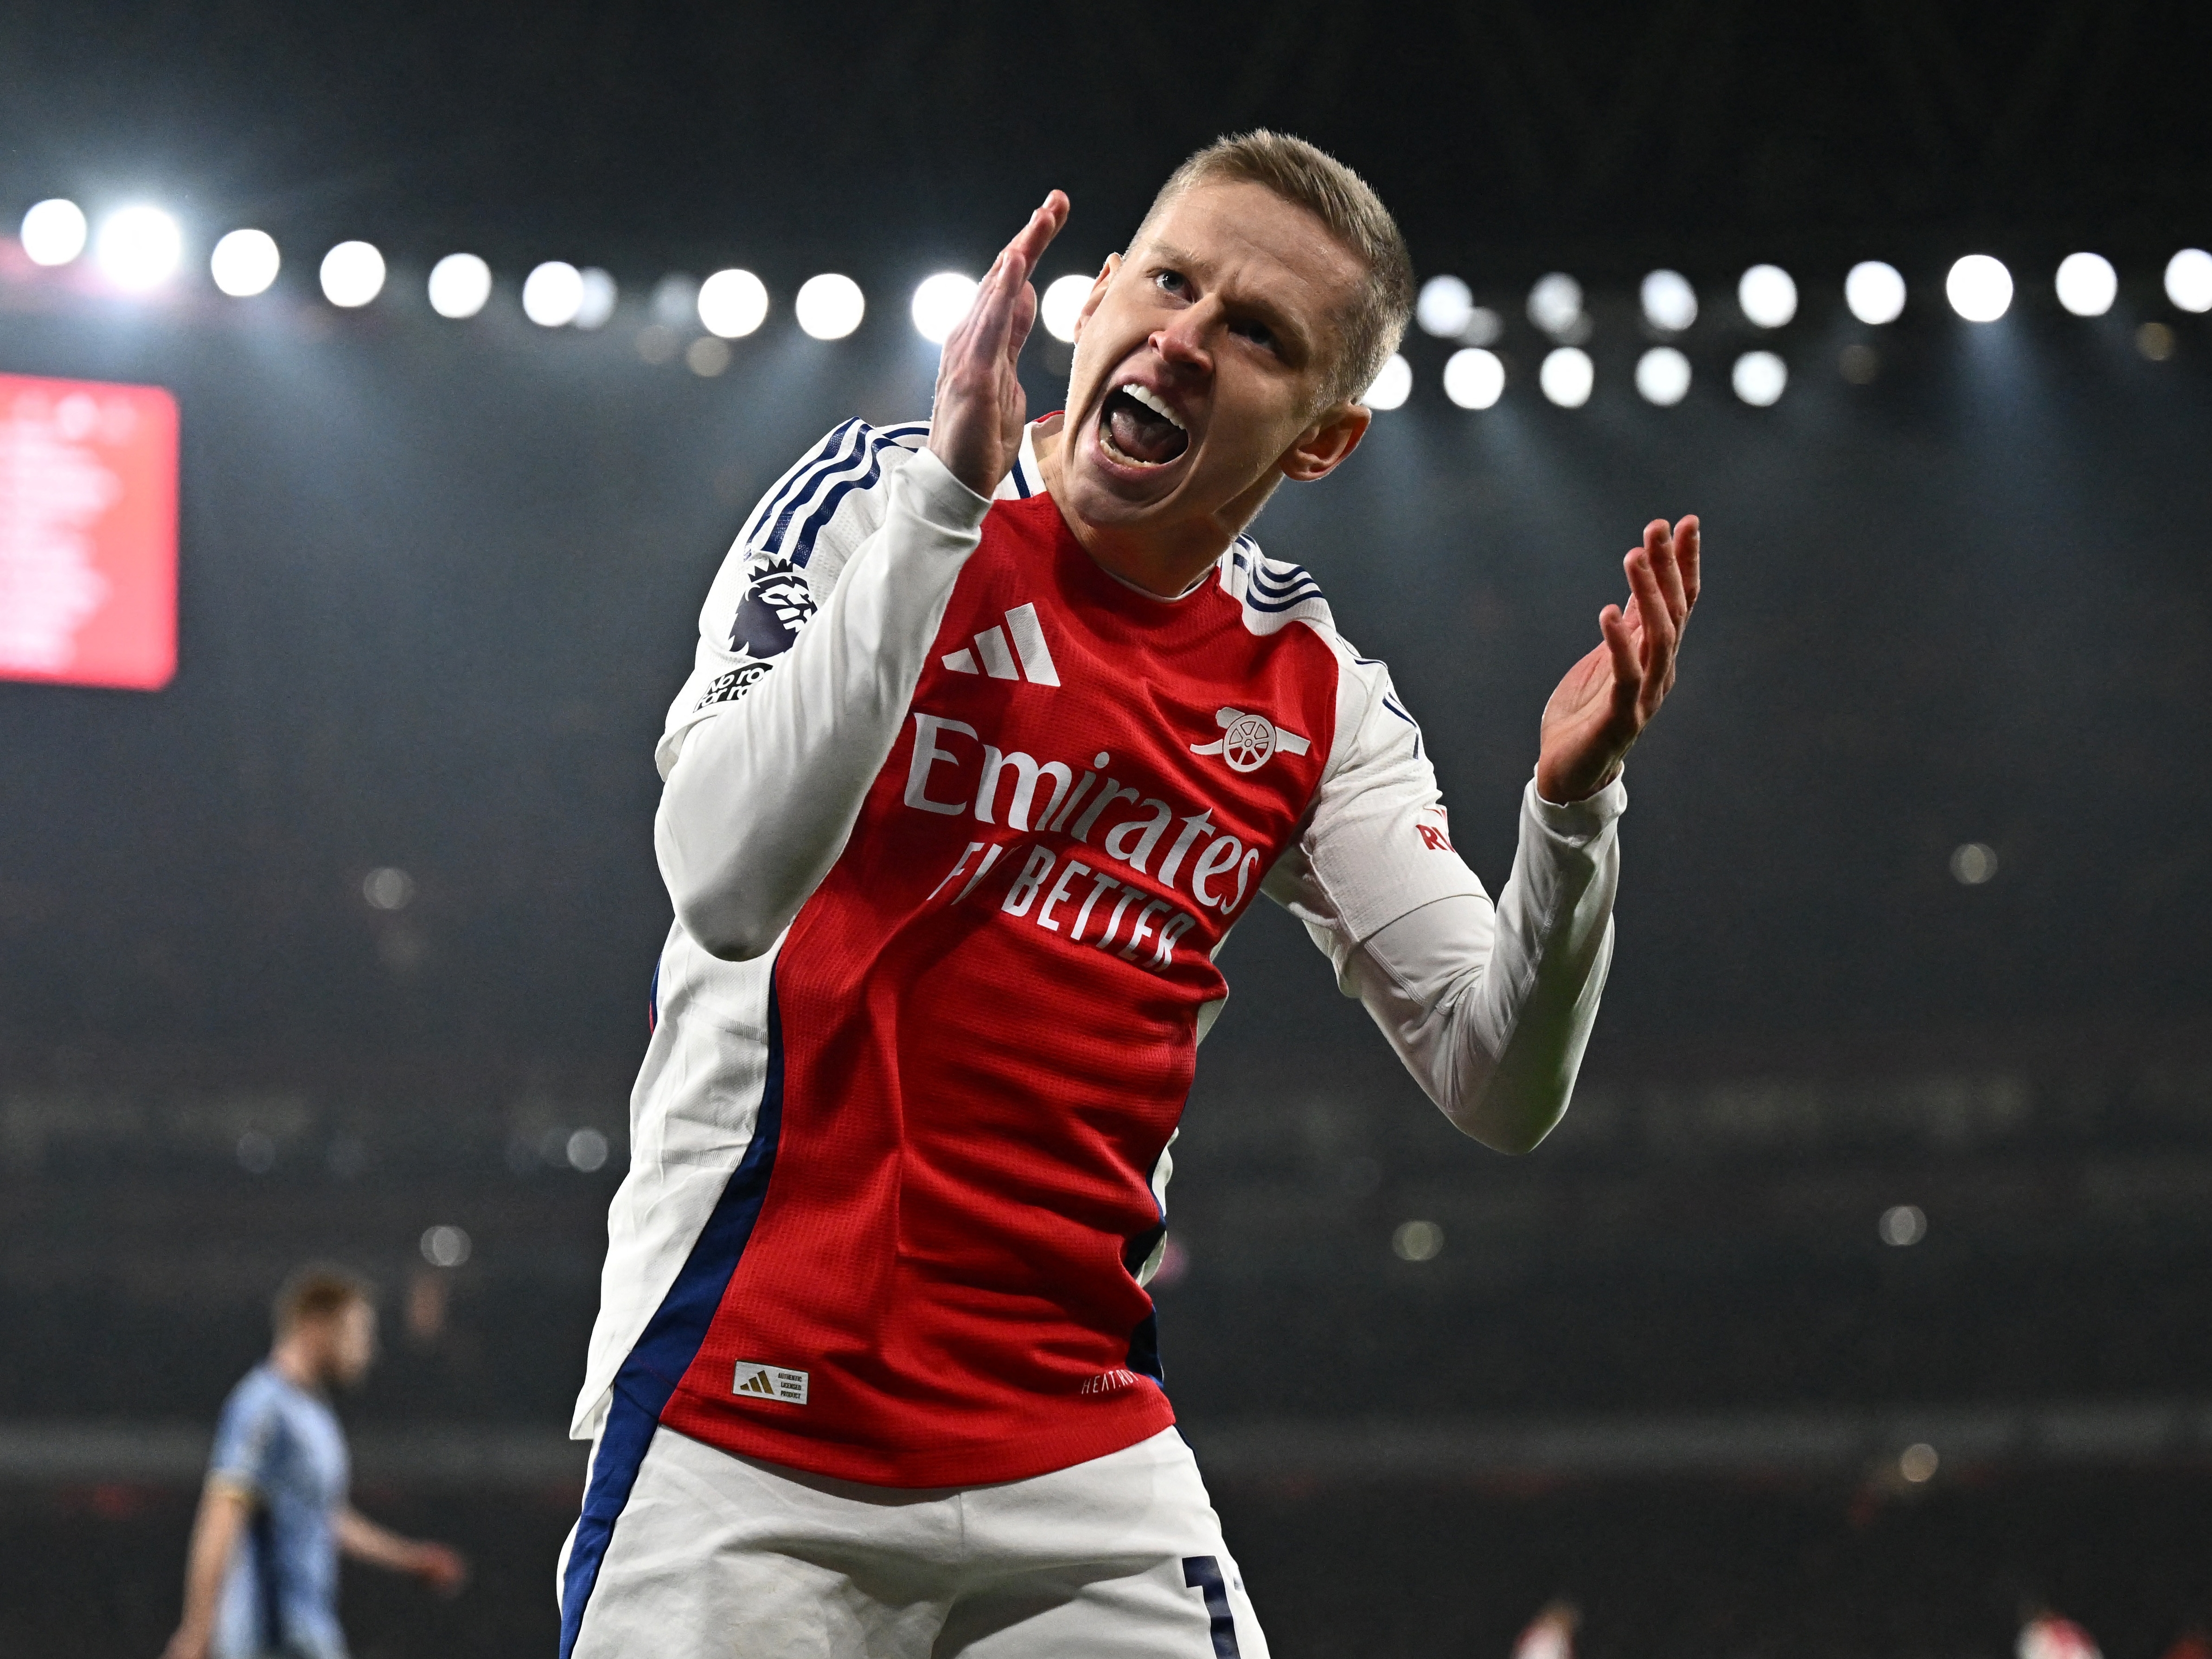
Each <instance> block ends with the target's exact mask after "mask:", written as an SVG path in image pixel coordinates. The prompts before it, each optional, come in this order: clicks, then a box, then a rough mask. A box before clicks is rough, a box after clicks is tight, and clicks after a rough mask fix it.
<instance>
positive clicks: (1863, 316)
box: [1844, 259, 1905, 328]
mask: <svg viewBox="0 0 2212 1659" xmlns="http://www.w3.org/2000/svg"><path fill="white" fill-rule="evenodd" d="M1844 304H1845V305H1846V306H1848V307H1850V313H1851V315H1852V316H1854V317H1856V318H1857V319H1859V320H1860V321H1861V322H1863V323H1867V324H1870V325H1873V326H1875V327H1877V328H1879V327H1880V326H1881V325H1882V324H1884V323H1893V322H1895V321H1896V320H1897V319H1898V318H1899V316H1900V315H1902V314H1903V313H1904V310H1905V278H1904V276H1901V275H1900V274H1899V271H1898V269H1897V267H1896V266H1895V265H1893V264H1888V263H1887V261H1885V260H1881V259H1862V260H1860V261H1859V262H1858V264H1855V265H1853V266H1852V267H1851V269H1850V275H1849V276H1845V277H1844Z"/></svg>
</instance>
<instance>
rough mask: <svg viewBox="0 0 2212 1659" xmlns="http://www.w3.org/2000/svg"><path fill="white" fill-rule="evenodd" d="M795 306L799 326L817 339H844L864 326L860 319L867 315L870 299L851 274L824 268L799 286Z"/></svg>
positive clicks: (793, 309) (793, 307)
mask: <svg viewBox="0 0 2212 1659" xmlns="http://www.w3.org/2000/svg"><path fill="white" fill-rule="evenodd" d="M791 309H792V313H793V315H794V316H796V317H797V318H798V319H799V327H801V328H803V329H805V331H807V332H808V333H809V334H811V335H812V336H813V337H815V338H816V339H817V340H842V339H843V338H844V337H846V336H847V335H848V334H850V333H851V332H852V331H854V329H856V328H858V327H860V319H861V318H863V317H865V316H866V315H867V313H868V301H867V298H866V295H863V294H862V293H861V292H860V284H859V283H856V282H854V280H853V279H852V278H851V277H850V276H838V275H837V274H836V272H835V271H824V272H823V274H822V275H821V276H809V277H808V278H807V279H806V280H805V282H803V283H800V284H799V293H798V295H797V297H795V298H794V299H793V301H792V304H791Z"/></svg>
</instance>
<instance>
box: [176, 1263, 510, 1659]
mask: <svg viewBox="0 0 2212 1659" xmlns="http://www.w3.org/2000/svg"><path fill="white" fill-rule="evenodd" d="M375 1358H376V1307H375V1304H374V1302H373V1301H372V1300H371V1299H370V1296H369V1291H368V1285H367V1284H365V1283H364V1282H363V1281H362V1280H361V1279H357V1278H356V1277H355V1276H354V1275H353V1274H351V1273H346V1272H344V1271H343V1270H342V1269H339V1268H336V1267H320V1266H311V1267H302V1268H301V1269H300V1270H299V1271H298V1272H297V1273H294V1274H293V1275H292V1276H291V1277H290V1278H289V1279H286V1280H285V1282H284V1287H283V1289H282V1290H281V1291H278V1292H277V1295H276V1346H274V1347H273V1348H271V1349H270V1352H269V1358H267V1360H265V1361H264V1363H262V1364H259V1365H257V1366H255V1367H254V1368H253V1370H251V1371H249V1372H247V1373H246V1378H245V1380H244V1381H243V1382H241V1383H240V1384H239V1385H238V1386H237V1387H236V1388H235V1389H232V1390H231V1391H230V1398H229V1399H228V1401H224V1402H223V1408H222V1421H221V1423H220V1424H219V1425H217V1427H216V1436H215V1449H214V1451H213V1452H212V1454H211V1455H210V1457H209V1459H208V1477H207V1486H206V1488H205V1490H204V1492H202V1494H201V1497H200V1509H199V1515H198V1516H197V1518H196V1519H195V1520H194V1521H193V1522H192V1541H191V1553H190V1554H189V1556H188V1558H187V1562H186V1565H185V1616H184V1619H183V1621H182V1622H181V1623H180V1624H179V1626H177V1632H176V1634H175V1635H174V1636H173V1637H171V1638H169V1645H168V1647H167V1650H166V1652H165V1655H164V1659H345V1651H346V1644H345V1633H344V1632H343V1631H342V1630H340V1629H339V1627H338V1620H337V1594H338V1553H339V1552H340V1551H341V1550H343V1552H344V1553H346V1554H348V1555H350V1556H352V1557H354V1558H355V1559H356V1560H362V1561H368V1562H371V1563H373V1564H374V1565H377V1566H380V1567H389V1568H391V1569H392V1571H396V1572H406V1573H412V1574H414V1575H415V1576H416V1577H418V1578H421V1579H422V1581H423V1582H424V1583H428V1584H429V1585H430V1586H431V1587H432V1588H433V1589H438V1590H440V1591H442V1592H445V1593H447V1594H449V1595H450V1594H451V1593H453V1591H455V1590H457V1589H459V1588H460V1586H461V1582H462V1580H463V1579H464V1578H465V1577H467V1575H468V1568H467V1565H466V1564H465V1562H464V1561H463V1560H462V1559H461V1558H460V1556H459V1555H458V1554H457V1553H454V1552H453V1550H451V1549H449V1548H447V1547H446V1546H445V1545H443V1544H432V1543H425V1542H422V1541H418V1540H416V1539H410V1538H402V1537H401V1536H399V1534H397V1533H395V1532H392V1531H389V1530H387V1529H386V1528H383V1527H380V1526H378V1525H377V1524H376V1523H375V1522H373V1521H371V1520H369V1519H368V1517H367V1516H363V1515H362V1513H361V1511H360V1510H356V1509H355V1508H354V1507H353V1506H352V1505H351V1504H349V1503H348V1502H347V1501H346V1482H347V1472H348V1465H347V1457H346V1443H345V1431H343V1429H341V1428H340V1427H339V1426H338V1419H337V1416H336V1415H335V1414H333V1413H332V1412H331V1407H330V1401H329V1399H328V1398H327V1394H326V1391H327V1390H328V1389H330V1388H331V1387H332V1386H333V1385H350V1384H352V1383H358V1382H359V1381H360V1380H361V1379H362V1377H363V1376H366V1375H367V1374H368V1368H369V1366H370V1364H372V1363H373V1362H374V1359H375Z"/></svg>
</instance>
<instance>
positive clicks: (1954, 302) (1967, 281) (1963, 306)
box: [1943, 253, 2012, 323]
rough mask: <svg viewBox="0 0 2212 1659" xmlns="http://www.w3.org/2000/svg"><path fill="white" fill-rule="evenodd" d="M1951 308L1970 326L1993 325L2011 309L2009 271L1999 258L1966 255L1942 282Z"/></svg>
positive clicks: (1986, 255) (1954, 265) (2010, 274)
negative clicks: (1977, 324)
mask: <svg viewBox="0 0 2212 1659" xmlns="http://www.w3.org/2000/svg"><path fill="white" fill-rule="evenodd" d="M1943 292H1944V293H1945V295H1948V297H1949V299H1950V301H1951V309H1952V310H1954V311H1955V312H1957V313H1959V314H1960V316H1961V317H1964V318H1965V319H1966V320H1967V321H1968V322H1970V323H1994V322H1995V321H1996V319H1998V318H2000V317H2002V316H2003V315H2004V314H2005V313H2006V312H2007V311H2008V310H2009V309H2011V307H2012V272H2010V271H2009V270H2006V269H2005V268H2004V262H2003V261H2002V260H2001V259H1994V258H1990V256H1989V255H1988V254H1986V253H1969V254H1968V255H1966V258H1963V259H1960V260H1959V261H1958V262H1957V263H1955V264H1953V265H1952V267H1951V274H1950V275H1949V276H1946V277H1945V278H1944V279H1943Z"/></svg>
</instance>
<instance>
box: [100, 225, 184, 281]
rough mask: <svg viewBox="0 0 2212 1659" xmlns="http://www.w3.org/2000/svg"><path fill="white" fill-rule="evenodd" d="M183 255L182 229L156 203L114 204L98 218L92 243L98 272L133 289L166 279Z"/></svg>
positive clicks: (172, 274)
mask: <svg viewBox="0 0 2212 1659" xmlns="http://www.w3.org/2000/svg"><path fill="white" fill-rule="evenodd" d="M184 256H185V237H184V233H183V232H182V231H180V230H179V229H178V228H177V222H176V221H175V220H174V219H172V218H171V217H170V216H168V215H167V214H166V213H164V212H162V211H161V209H159V208H156V207H144V206H137V207H127V208H118V209H117V210H115V211H114V212H112V213H111V214H109V215H108V216H107V217H106V219H104V220H102V221H101V222H100V234H98V235H97V236H95V237H94V239H93V244H92V258H93V262H94V264H97V265H98V266H99V267H100V275H101V276H105V277H106V278H107V280H108V281H109V282H111V283H114V284H115V286H116V287H118V288H120V289H131V290H132V291H134V292H136V291H139V290H143V289H149V288H158V287H159V286H160V285H161V283H166V282H167V281H168V280H169V278H170V277H172V276H174V275H175V274H176V270H177V266H178V264H179V262H180V261H181V260H182V259H183V258H184Z"/></svg>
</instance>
